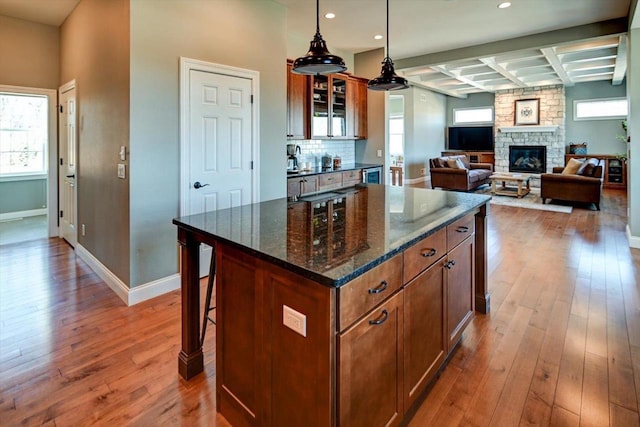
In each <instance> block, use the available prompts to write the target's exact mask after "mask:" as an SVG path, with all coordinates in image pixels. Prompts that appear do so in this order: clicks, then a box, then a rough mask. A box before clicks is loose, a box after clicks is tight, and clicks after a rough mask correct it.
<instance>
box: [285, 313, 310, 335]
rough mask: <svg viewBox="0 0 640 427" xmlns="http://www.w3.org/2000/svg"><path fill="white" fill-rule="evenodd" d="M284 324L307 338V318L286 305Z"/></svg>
mask: <svg viewBox="0 0 640 427" xmlns="http://www.w3.org/2000/svg"><path fill="white" fill-rule="evenodd" d="M282 323H283V324H284V326H286V327H287V328H289V329H291V330H293V331H295V332H297V333H299V334H300V335H302V336H303V337H306V336H307V316H305V315H304V314H302V313H299V312H297V311H295V310H294V309H293V308H291V307H288V306H286V305H283V306H282Z"/></svg>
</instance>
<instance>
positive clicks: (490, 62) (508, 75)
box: [480, 58, 527, 87]
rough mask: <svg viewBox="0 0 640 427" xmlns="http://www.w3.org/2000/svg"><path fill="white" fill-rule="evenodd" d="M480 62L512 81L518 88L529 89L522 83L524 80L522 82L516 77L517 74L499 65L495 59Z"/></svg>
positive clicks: (482, 59)
mask: <svg viewBox="0 0 640 427" xmlns="http://www.w3.org/2000/svg"><path fill="white" fill-rule="evenodd" d="M480 61H482V62H483V63H485V64H487V65H488V66H489V67H491V68H493V69H494V70H496V71H497V72H498V73H500V74H501V75H502V76H503V77H504V78H506V79H507V80H511V81H512V82H513V83H515V84H516V85H517V86H518V87H527V85H526V84H525V83H524V82H522V80H520V79H519V78H518V77H516V75H515V74H513V73H512V72H510V71H509V70H507V69H506V68H505V67H503V66H502V65H500V64H498V63H497V62H496V60H495V58H480Z"/></svg>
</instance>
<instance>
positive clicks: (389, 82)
mask: <svg viewBox="0 0 640 427" xmlns="http://www.w3.org/2000/svg"><path fill="white" fill-rule="evenodd" d="M367 87H368V88H369V89H371V90H399V89H407V88H408V87H409V85H408V84H407V79H405V78H404V77H401V76H399V75H397V74H396V71H395V70H394V68H393V61H392V60H391V57H390V55H389V0H387V51H386V56H385V58H384V59H383V60H382V70H381V71H380V75H379V76H378V77H376V78H375V79H371V80H369V83H368V84H367Z"/></svg>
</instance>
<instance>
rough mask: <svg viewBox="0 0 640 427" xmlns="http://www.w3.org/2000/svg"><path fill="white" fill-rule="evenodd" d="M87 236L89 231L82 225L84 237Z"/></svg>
mask: <svg viewBox="0 0 640 427" xmlns="http://www.w3.org/2000/svg"><path fill="white" fill-rule="evenodd" d="M86 234H87V229H86V228H85V226H84V224H82V235H83V236H85V235H86Z"/></svg>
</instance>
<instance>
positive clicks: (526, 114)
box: [515, 98, 540, 126]
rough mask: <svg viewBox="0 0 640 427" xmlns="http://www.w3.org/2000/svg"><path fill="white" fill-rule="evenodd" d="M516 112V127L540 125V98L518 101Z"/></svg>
mask: <svg viewBox="0 0 640 427" xmlns="http://www.w3.org/2000/svg"><path fill="white" fill-rule="evenodd" d="M515 110H516V111H515V125H516V126H519V125H538V124H540V98H536V99H518V100H516V108H515Z"/></svg>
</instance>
